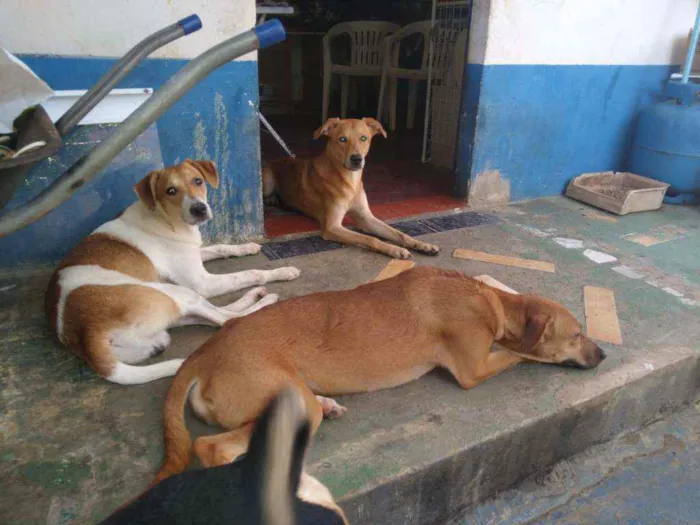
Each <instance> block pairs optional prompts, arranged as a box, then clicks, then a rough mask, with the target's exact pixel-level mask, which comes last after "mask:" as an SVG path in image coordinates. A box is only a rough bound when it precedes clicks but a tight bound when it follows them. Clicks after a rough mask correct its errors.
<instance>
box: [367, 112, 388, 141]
mask: <svg viewBox="0 0 700 525" xmlns="http://www.w3.org/2000/svg"><path fill="white" fill-rule="evenodd" d="M362 122H364V123H365V124H367V127H368V128H369V129H371V130H372V136H374V135H377V134H379V135H381V136H382V137H384V138H386V131H384V127H383V126H382V123H381V122H379V121H378V120H376V119H373V118H371V117H365V118H363V119H362Z"/></svg>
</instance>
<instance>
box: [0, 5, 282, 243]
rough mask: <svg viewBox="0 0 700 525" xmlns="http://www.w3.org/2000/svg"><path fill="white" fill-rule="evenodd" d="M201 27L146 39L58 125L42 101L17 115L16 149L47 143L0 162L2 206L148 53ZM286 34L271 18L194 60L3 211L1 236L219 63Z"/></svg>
mask: <svg viewBox="0 0 700 525" xmlns="http://www.w3.org/2000/svg"><path fill="white" fill-rule="evenodd" d="M201 27H202V22H201V20H200V19H199V17H198V16H197V15H192V16H189V17H187V18H184V19H183V20H180V21H179V22H177V23H176V24H173V25H171V26H169V27H166V28H165V29H162V30H161V31H158V32H157V33H154V34H153V35H151V36H149V37H148V38H146V39H144V40H143V41H141V42H140V43H139V44H137V45H136V46H135V47H133V48H132V49H131V50H130V51H129V52H128V53H127V54H126V55H125V56H124V57H123V58H122V59H121V60H119V62H117V63H116V64H115V65H114V66H113V67H112V69H110V70H109V71H108V72H107V73H106V74H105V75H104V76H103V77H102V78H101V79H100V80H99V81H98V82H97V84H95V85H94V86H93V87H92V88H91V89H90V90H88V92H87V93H85V95H83V96H82V97H81V98H80V99H79V100H78V101H77V102H76V103H75V104H74V105H73V106H71V107H70V108H69V109H68V111H67V112H66V113H65V114H64V115H63V116H62V117H61V118H60V119H59V120H58V121H57V122H56V124H55V125H54V124H53V123H52V122H51V120H50V119H49V117H48V115H47V114H46V111H44V109H43V108H42V107H41V106H36V107H34V108H30V109H29V110H27V111H25V112H24V113H22V115H20V116H19V117H18V118H17V119H16V120H15V122H14V127H15V129H16V131H15V132H14V133H13V135H12V136H11V137H10V142H11V144H12V146H14V148H13V149H15V148H16V149H21V148H22V147H24V146H26V145H28V144H32V143H35V142H43V143H45V144H44V145H43V146H42V147H41V148H39V149H34V150H32V151H29V152H26V153H23V154H22V155H19V156H16V157H11V158H9V159H4V160H2V161H0V210H1V209H2V208H4V207H5V206H6V205H7V204H8V203H9V201H10V200H11V198H12V196H13V195H14V192H15V190H16V189H17V187H18V186H19V184H20V183H21V182H22V181H23V180H24V179H25V177H26V176H27V174H28V173H29V171H30V170H31V169H32V168H33V167H34V166H35V165H36V164H37V163H38V162H40V161H42V160H44V159H47V158H48V157H50V156H51V155H53V154H54V153H56V152H57V151H58V150H59V149H60V148H61V146H62V145H63V140H62V137H65V136H66V135H67V134H68V133H70V132H71V131H72V130H73V129H75V127H76V126H77V125H78V123H79V122H80V121H81V120H82V119H83V117H85V115H87V114H88V113H89V112H90V111H91V110H92V109H93V108H94V107H95V106H96V105H97V104H98V103H99V102H100V100H102V99H103V98H104V97H105V96H106V95H107V94H108V93H109V92H110V91H111V90H112V88H113V87H114V86H115V85H116V84H117V83H119V82H120V81H121V80H122V79H123V78H124V77H125V76H126V75H127V74H128V73H129V72H130V71H131V70H133V69H134V68H135V67H136V66H137V65H138V64H139V63H140V62H141V61H142V60H143V59H144V58H145V57H147V56H148V55H150V54H151V53H153V51H155V50H156V49H158V48H160V47H162V46H164V45H166V44H168V43H170V42H172V41H173V40H176V39H178V38H181V37H183V36H185V35H188V34H190V33H193V32H195V31H198V30H199V29H201ZM285 38H286V35H285V31H284V28H283V27H282V24H281V23H280V22H279V20H270V21H268V22H265V23H264V24H262V25H258V26H256V27H255V28H253V29H251V30H249V31H246V32H244V33H242V34H240V35H237V36H235V37H233V38H230V39H228V40H225V41H224V42H221V43H220V44H218V45H216V46H214V47H212V48H211V49H209V50H207V51H205V52H204V53H202V54H201V55H199V56H198V57H196V58H194V59H192V60H191V61H190V62H189V63H188V64H187V65H186V66H185V67H183V68H182V69H181V70H180V71H178V72H177V73H176V74H175V75H173V76H172V77H171V78H170V79H169V80H168V81H167V82H166V83H165V84H163V86H162V87H161V88H160V89H159V90H158V91H156V92H155V93H154V94H153V95H152V96H151V97H150V98H149V99H148V100H147V101H146V102H144V103H143V104H142V105H141V106H139V108H138V109H136V110H135V111H134V112H133V113H132V114H131V115H129V116H128V117H127V118H126V119H125V120H124V122H122V123H121V124H120V125H119V127H118V128H117V129H115V130H114V132H113V133H112V134H111V135H110V136H109V137H107V138H106V139H105V140H104V141H103V142H102V143H100V144H99V145H97V146H96V147H95V148H93V149H92V150H91V151H90V152H88V153H87V154H86V155H84V156H83V157H81V158H80V159H78V161H77V162H76V163H75V164H73V166H71V167H70V168H69V169H68V171H66V172H65V173H63V174H62V175H61V176H60V177H59V178H58V179H57V180H56V181H55V182H53V183H52V184H51V185H50V186H49V187H48V188H46V189H45V190H44V191H42V192H41V193H40V194H39V195H37V196H36V197H34V198H33V199H32V200H30V201H29V202H28V203H26V204H23V205H21V206H19V207H18V208H16V209H13V210H10V211H8V212H6V213H5V214H3V215H1V216H0V237H4V236H6V235H8V234H10V233H12V232H15V231H17V230H19V229H21V228H24V227H25V226H28V225H29V224H31V223H33V222H35V221H37V220H38V219H40V218H41V217H43V216H44V215H46V214H47V213H49V212H50V211H51V210H53V209H54V208H56V207H57V206H59V205H60V204H63V203H64V202H65V201H67V200H68V199H69V198H70V197H71V196H72V195H73V194H74V193H75V192H76V191H77V190H79V189H80V188H81V187H82V186H83V185H84V184H85V183H86V182H88V181H89V180H90V179H92V178H93V177H94V176H95V175H96V174H97V173H99V172H100V171H102V170H103V169H104V168H105V167H106V166H107V165H108V164H109V163H110V162H111V161H112V159H113V158H114V157H116V156H117V155H118V154H119V152H121V151H122V150H123V149H124V148H126V147H127V146H128V145H129V144H130V143H131V142H133V141H134V139H136V137H138V136H139V135H140V134H141V133H142V132H143V131H144V130H145V129H146V128H147V127H148V126H150V125H151V124H152V123H153V122H155V121H156V120H158V118H160V117H161V116H162V115H163V114H164V113H165V112H166V111H167V110H168V109H169V108H170V107H171V106H172V105H173V104H175V102H177V101H178V100H180V98H182V97H183V96H184V95H185V93H187V91H189V90H190V89H191V88H192V87H194V86H195V85H196V84H197V83H199V82H200V81H201V80H202V79H204V78H205V77H206V76H207V75H209V73H211V72H212V71H214V70H215V69H216V68H218V67H220V66H222V65H224V64H226V63H227V62H230V61H231V60H233V59H235V58H237V57H239V56H242V55H244V54H246V53H249V52H251V51H255V50H256V49H263V48H266V47H269V46H271V45H274V44H276V43H278V42H281V41H283V40H284V39H285ZM5 145H6V144H5Z"/></svg>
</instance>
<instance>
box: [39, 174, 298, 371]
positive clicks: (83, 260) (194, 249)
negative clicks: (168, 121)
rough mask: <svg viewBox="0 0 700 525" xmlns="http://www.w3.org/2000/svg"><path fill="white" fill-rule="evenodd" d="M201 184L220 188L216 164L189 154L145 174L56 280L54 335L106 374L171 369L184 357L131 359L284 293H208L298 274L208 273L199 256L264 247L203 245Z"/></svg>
mask: <svg viewBox="0 0 700 525" xmlns="http://www.w3.org/2000/svg"><path fill="white" fill-rule="evenodd" d="M205 182H206V183H209V184H210V185H211V186H212V187H214V188H216V187H218V185H219V176H218V173H217V171H216V166H215V165H214V163H213V162H209V161H192V160H186V161H185V162H183V163H182V164H180V165H177V166H173V167H170V168H166V169H163V170H158V171H154V172H151V173H149V174H148V175H147V176H146V177H145V178H144V179H143V180H141V181H140V182H139V183H138V184H136V186H135V187H134V189H135V191H136V194H137V195H138V198H139V200H138V201H137V202H136V203H134V204H132V205H131V206H129V207H128V208H127V209H126V210H125V211H124V212H123V213H122V214H121V215H120V216H119V217H118V218H116V219H115V220H113V221H110V222H107V223H105V224H103V225H102V226H100V227H99V228H98V229H97V230H95V231H94V232H93V233H92V234H90V235H89V236H88V237H87V238H86V239H85V240H83V241H82V242H81V243H80V244H79V245H78V246H77V247H76V248H75V249H74V250H73V251H72V252H71V253H70V254H68V256H67V257H66V258H65V259H64V260H63V262H61V264H60V265H59V267H58V269H57V270H56V272H55V273H54V274H53V277H52V278H51V281H50V283H49V287H48V291H47V293H46V314H47V317H48V319H49V322H50V323H51V325H52V327H53V329H54V330H55V331H56V334H57V335H58V339H59V340H60V341H61V342H62V343H64V344H65V345H66V346H68V347H69V348H70V349H71V350H73V351H74V352H75V353H76V354H78V355H79V356H80V357H82V358H83V359H84V360H85V361H86V362H87V363H88V364H89V365H90V366H91V367H92V369H93V370H95V372H97V373H98V374H100V375H101V376H102V377H104V378H105V379H107V380H109V381H113V382H115V383H120V384H123V385H129V384H137V383H146V382H148V381H153V380H154V379H159V378H161V377H167V376H171V375H174V374H175V372H177V369H178V368H179V367H180V365H181V364H182V361H183V360H182V359H171V360H169V361H165V362H162V363H157V364H152V365H149V366H138V367H137V366H132V365H131V364H132V363H138V362H141V361H144V360H145V359H148V358H149V357H152V356H155V355H158V354H159V353H161V352H163V351H164V350H165V348H166V347H167V346H168V344H169V342H170V336H169V335H168V333H167V332H166V329H168V328H171V327H174V326H183V325H188V324H211V325H214V326H221V325H222V324H224V322H226V321H227V320H229V319H232V318H234V317H240V316H243V315H248V314H250V313H252V312H254V311H256V310H259V309H260V308H262V307H264V306H266V305H269V304H272V303H274V302H276V301H277V299H278V297H277V296H276V295H274V294H267V292H266V290H265V288H262V287H259V288H254V289H252V290H250V291H248V292H247V293H246V294H245V295H244V296H243V297H242V298H241V299H239V300H238V301H236V302H234V303H231V304H229V305H227V306H224V307H221V308H219V307H216V306H214V305H213V304H211V303H210V302H209V301H207V300H206V299H205V298H208V297H214V296H217V295H223V294H227V293H230V292H234V291H236V290H240V289H242V288H247V287H249V286H253V285H260V284H264V283H266V282H270V281H288V280H291V279H296V278H297V277H298V276H299V270H297V269H296V268H292V267H288V268H278V269H276V270H270V271H261V270H247V271H243V272H238V273H231V274H224V275H215V274H210V273H209V272H207V270H206V269H205V268H204V264H203V261H209V260H212V259H219V258H223V257H230V256H236V257H238V256H242V255H249V254H254V253H258V252H259V251H260V246H258V245H257V244H254V243H249V244H243V245H240V246H232V245H226V244H216V245H214V246H208V247H206V248H202V247H201V245H202V237H201V234H200V232H199V226H200V225H201V224H203V223H205V222H206V221H208V220H209V219H210V218H211V216H212V214H211V209H210V208H209V205H208V204H207V189H206V184H205ZM171 283H174V284H171Z"/></svg>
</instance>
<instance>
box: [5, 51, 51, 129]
mask: <svg viewBox="0 0 700 525" xmlns="http://www.w3.org/2000/svg"><path fill="white" fill-rule="evenodd" d="M53 94H54V92H53V91H52V89H51V88H50V87H49V86H48V85H47V84H46V82H44V81H43V80H41V79H40V78H39V77H38V76H36V75H35V74H34V72H33V71H32V70H31V69H29V68H28V67H27V66H26V64H24V63H23V62H22V61H21V60H19V59H18V58H17V57H15V56H14V55H13V54H12V53H10V52H9V51H6V50H5V49H3V48H1V47H0V133H9V132H10V131H12V121H13V120H15V119H16V118H17V117H18V116H19V114H20V113H22V111H24V110H25V109H27V108H28V107H31V106H35V105H37V104H41V103H42V102H44V101H45V100H46V99H48V98H50V97H52V96H53Z"/></svg>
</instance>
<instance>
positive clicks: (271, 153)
mask: <svg viewBox="0 0 700 525" xmlns="http://www.w3.org/2000/svg"><path fill="white" fill-rule="evenodd" d="M268 120H270V122H271V124H272V125H273V126H274V128H275V130H276V131H277V132H278V133H279V134H280V135H281V136H282V139H283V140H284V141H285V142H286V143H287V144H288V146H289V147H290V148H291V149H292V151H293V152H294V153H295V154H296V155H297V156H309V155H314V154H317V153H319V152H320V151H321V150H322V149H323V147H324V144H325V139H321V140H318V141H314V140H313V139H312V137H311V135H312V133H313V131H314V129H315V128H316V124H318V123H317V122H315V121H311V120H309V119H291V118H289V117H286V118H285V117H277V118H269V117H268ZM421 140H422V136H421V133H420V130H414V131H413V132H407V131H403V132H397V133H389V137H388V139H387V140H384V139H383V138H382V137H375V139H374V140H373V142H372V150H371V151H370V153H369V155H368V157H367V165H366V167H365V170H364V173H363V181H364V185H365V191H366V192H367V198H368V200H369V204H370V206H371V208H372V211H373V213H374V214H375V215H376V216H377V217H378V218H380V219H382V220H389V219H397V218H401V217H408V216H412V215H419V214H422V213H429V212H436V211H444V210H451V209H455V208H462V207H464V206H465V202H464V201H462V200H459V199H457V198H455V197H454V196H453V191H452V186H453V175H452V173H450V172H449V171H447V170H442V169H440V168H437V167H434V166H431V165H429V164H422V163H421V162H420V152H421V145H422V143H421ZM261 145H262V157H263V160H264V161H265V160H267V161H269V160H273V159H276V158H279V157H281V156H284V151H283V150H282V149H281V148H280V146H279V145H278V144H277V142H276V141H275V139H274V138H273V137H272V136H271V135H270V134H269V133H267V132H265V131H263V133H262V139H261ZM346 222H347V223H348V224H352V222H351V221H350V220H349V219H346ZM318 229H319V227H318V224H317V223H316V222H315V221H313V220H312V219H309V218H308V217H305V216H303V215H300V214H297V213H295V212H292V211H288V210H283V209H280V208H276V207H266V208H265V232H266V235H267V237H268V238H273V237H280V236H283V235H289V234H292V233H304V232H312V231H317V230H318Z"/></svg>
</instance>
